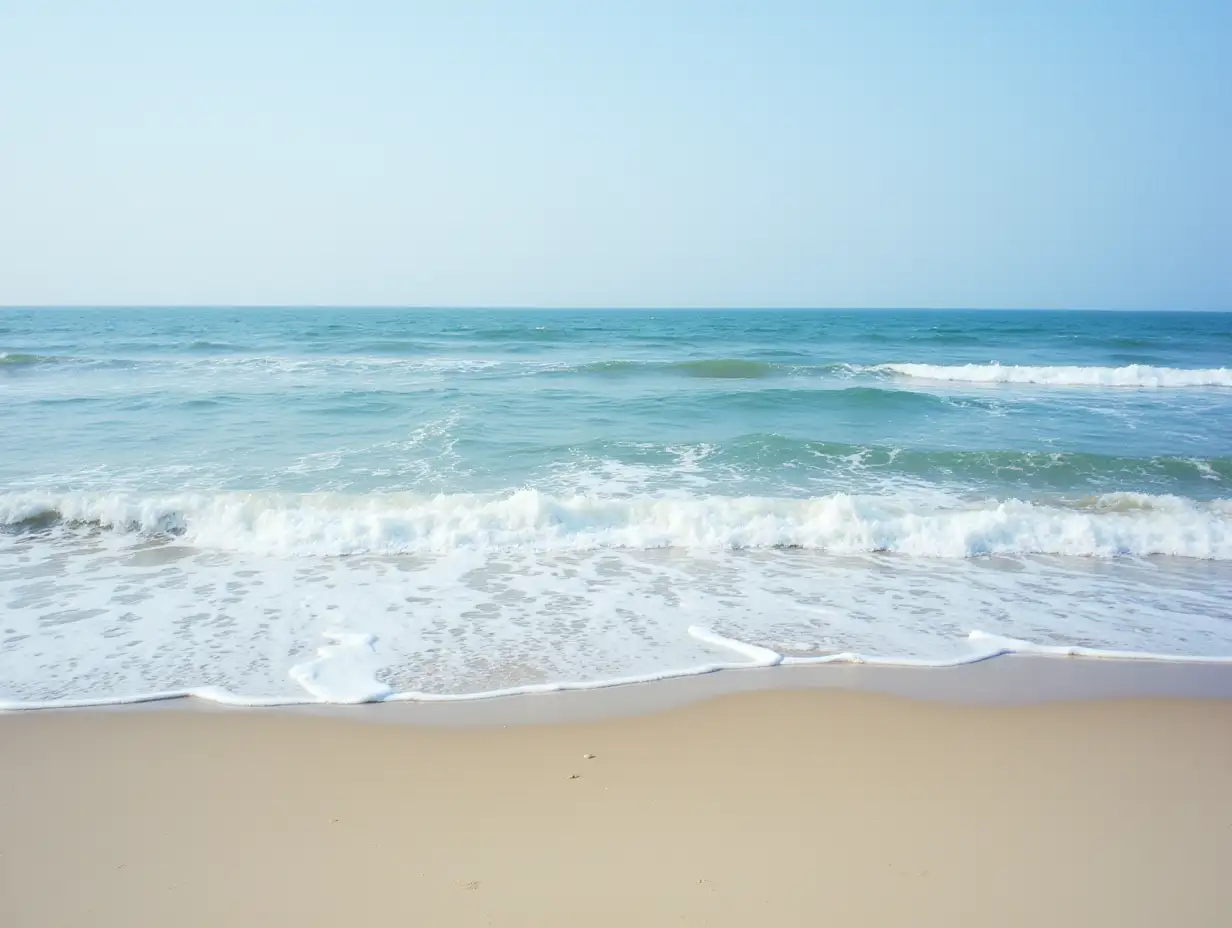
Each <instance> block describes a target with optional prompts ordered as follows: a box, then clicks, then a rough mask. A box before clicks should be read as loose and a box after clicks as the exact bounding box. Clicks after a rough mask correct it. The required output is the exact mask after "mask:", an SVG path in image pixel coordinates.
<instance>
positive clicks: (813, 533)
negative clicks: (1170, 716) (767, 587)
mask: <svg viewBox="0 0 1232 928" xmlns="http://www.w3.org/2000/svg"><path fill="white" fill-rule="evenodd" d="M57 525H70V526H71V525H86V526H93V527H98V528H104V529H109V530H116V531H126V532H141V533H147V534H153V535H171V536H181V537H182V538H183V539H184V540H185V541H186V542H188V543H190V544H194V545H197V546H201V547H207V548H215V549H222V550H236V551H245V552H250V553H261V554H272V555H281V556H301V555H327V556H328V555H346V554H361V553H379V554H403V553H411V554H430V553H448V552H451V551H454V550H458V549H485V550H486V549H524V550H536V551H537V550H594V549H599V548H634V549H647V548H704V549H725V548H727V549H730V548H804V549H811V550H817V551H825V552H830V553H835V554H855V553H863V552H893V553H898V554H903V555H909V556H914V557H943V558H964V557H973V556H980V555H988V554H1059V555H1077V556H1089V557H1115V556H1124V555H1131V556H1132V555H1138V556H1144V555H1152V554H1166V555H1177V556H1181V557H1191V558H1204V559H1213V560H1232V500H1214V501H1211V502H1205V503H1204V502H1198V501H1195V500H1191V499H1187V498H1182V497H1176V496H1152V495H1148V494H1139V493H1111V494H1103V495H1100V496H1095V497H1089V498H1086V499H1081V500H1075V501H1069V502H1057V503H1054V504H1039V503H1029V502H1023V501H1020V500H1014V499H1009V500H986V501H983V502H980V503H975V504H971V505H969V506H965V507H949V508H946V507H940V506H936V505H930V504H924V503H920V502H917V501H914V500H910V499H906V498H901V497H897V496H892V495H886V496H850V495H847V494H834V495H829V496H821V497H815V498H812V499H785V498H772V497H725V496H697V497H683V498H656V497H637V498H612V497H605V496H598V495H594V494H574V495H560V496H553V495H548V494H545V493H541V492H538V491H536V490H529V489H527V490H519V491H517V492H512V493H503V494H495V495H479V494H448V495H440V496H423V495H418V494H408V493H390V494H370V495H347V494H337V493H319V494H306V495H294V494H272V493H251V494H248V493H223V494H199V495H198V494H182V495H175V496H142V495H135V494H127V493H115V494H91V493H66V494H40V493H5V494H0V526H4V527H5V530H6V531H8V532H15V531H16V532H23V531H36V530H39V529H47V528H50V527H52V526H57Z"/></svg>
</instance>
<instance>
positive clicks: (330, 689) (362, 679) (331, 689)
mask: <svg viewBox="0 0 1232 928" xmlns="http://www.w3.org/2000/svg"><path fill="white" fill-rule="evenodd" d="M325 637H326V638H327V639H328V640H329V641H331V642H333V643H332V644H329V645H326V646H324V647H322V648H318V649H317V656H316V658H315V659H314V660H310V661H307V662H306V663H303V664H296V665H295V666H294V667H292V668H291V672H290V676H291V679H292V680H294V681H295V682H296V683H298V684H299V685H300V686H302V687H303V688H304V689H305V690H307V691H308V693H309V694H310V695H312V696H314V697H315V698H316V699H319V700H320V701H321V702H328V703H337V704H342V705H354V704H357V703H361V702H377V701H379V700H381V699H384V698H385V697H386V696H388V695H389V693H390V688H389V686H388V684H385V683H382V682H381V681H380V680H378V679H377V678H376V672H377V670H378V669H380V663H379V662H378V661H377V660H376V657H375V654H374V653H373V644H374V643H375V642H376V638H375V637H373V636H372V635H367V634H364V633H362V632H349V631H344V630H340V629H330V630H329V631H327V632H326V633H325Z"/></svg>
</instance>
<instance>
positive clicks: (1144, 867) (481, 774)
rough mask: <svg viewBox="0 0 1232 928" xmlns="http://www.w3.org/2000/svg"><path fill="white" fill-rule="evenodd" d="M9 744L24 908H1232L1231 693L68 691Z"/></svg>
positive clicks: (766, 917) (10, 876) (987, 913)
mask: <svg viewBox="0 0 1232 928" xmlns="http://www.w3.org/2000/svg"><path fill="white" fill-rule="evenodd" d="M364 711H365V710H364V709H359V710H357V712H360V713H363V712H364ZM369 717H370V716H369ZM584 754H594V755H596V756H595V757H594V759H591V760H586V759H584V758H583V755H584ZM0 758H2V760H0V925H3V926H6V928H19V926H33V925H39V926H43V925H72V926H79V925H80V926H85V925H101V926H134V925H139V926H145V925H159V926H195V925H208V926H212V928H222V926H237V925H263V926H264V925H270V926H281V925H288V926H290V925H294V926H310V925H313V926H315V925H322V926H324V925H329V926H343V925H344V926H350V925H372V926H381V928H386V926H420V925H427V926H455V925H489V924H491V925H526V926H532V925H533V926H554V925H561V926H564V925H569V926H578V925H586V926H609V925H611V926H616V925H620V926H633V925H636V926H643V925H717V926H722V925H741V926H749V925H775V926H778V925H810V926H815V925H870V926H884V925H925V926H927V925H938V926H940V925H945V926H965V925H998V926H1000V925H1024V926H1025V925H1031V926H1041V925H1048V926H1066V925H1075V926H1077V925H1081V926H1084V928H1089V926H1100V925H1115V926H1118V928H1125V926H1132V925H1142V926H1159V925H1169V926H1185V925H1212V926H1213V925H1228V924H1232V702H1229V701H1213V700H1212V701H1182V700H1156V701H1146V700H1139V701H1105V702H1086V703H1060V704H1051V705H1045V706H1025V707H1024V706H1020V707H1008V708H1007V707H1000V708H993V707H961V706H952V705H951V706H946V705H939V704H934V703H925V702H911V701H906V700H902V699H896V698H892V697H888V696H878V695H870V694H861V693H852V692H842V691H807V690H806V691H782V692H754V693H740V694H733V695H728V696H724V697H720V698H718V699H714V700H711V701H708V702H705V703H702V704H697V705H691V706H685V707H677V708H674V709H671V710H670V711H666V712H663V713H659V714H654V715H643V716H637V717H631V718H615V719H606V720H603V721H598V722H591V723H586V724H562V725H537V726H536V725H531V726H510V727H509V728H499V727H498V728H474V727H469V728H457V729H449V728H440V727H424V726H410V725H390V724H367V723H364V722H357V721H348V720H340V719H335V718H317V717H308V716H294V715H287V714H280V713H273V712H258V711H248V712H225V713H224V712H217V713H206V712H191V711H161V712H160V711H153V712H150V711H144V712H143V711H121V712H62V713H43V714H30V715H15V716H7V717H2V718H0ZM575 775H576V776H577V778H576V779H571V777H573V776H575Z"/></svg>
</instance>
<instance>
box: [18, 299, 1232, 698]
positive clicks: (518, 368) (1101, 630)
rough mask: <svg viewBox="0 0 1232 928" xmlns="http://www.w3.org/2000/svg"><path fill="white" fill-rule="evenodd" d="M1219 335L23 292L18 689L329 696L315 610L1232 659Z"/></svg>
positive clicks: (505, 671) (1037, 320)
mask: <svg viewBox="0 0 1232 928" xmlns="http://www.w3.org/2000/svg"><path fill="white" fill-rule="evenodd" d="M1230 358H1232V316H1229V315H1219V314H1179V313H1177V314H1142V313H1127V314H1116V313H1043V312H1040V313H1020V312H1015V313H1008V312H1007V313H1000V312H980V313H971V312H936V313H932V312H929V313H925V312H911V313H906V312H903V313H896V312H861V313H854V312H768V311H767V312H743V313H731V312H722V313H699V312H671V313H666V312H610V313H603V312H528V311H500V312H498V311H432V312H429V311H385V310H382V311H369V310H344V309H336V310H227V309H216V310H140V311H137V310H132V311H122V310H102V309H99V310H38V311H20V310H2V311H0V398H2V400H3V404H2V406H0V434H3V436H4V440H3V446H2V449H3V450H2V451H0V525H2V528H0V604H2V605H3V607H4V611H3V613H0V614H2V616H3V618H2V619H0V698H7V699H9V700H58V699H80V698H90V697H121V696H133V695H136V694H140V693H148V692H153V691H163V690H178V689H185V688H192V687H201V686H215V687H221V688H223V689H225V690H227V691H228V692H230V693H232V694H238V695H240V696H244V697H253V698H274V699H279V698H288V699H289V698H303V697H305V696H306V695H315V696H317V697H321V696H322V695H323V696H324V698H329V694H330V692H331V690H330V689H329V687H330V685H332V684H328V683H326V684H322V687H320V688H318V689H319V691H318V692H315V693H312V692H311V691H310V690H305V687H304V683H303V674H302V673H299V674H297V675H295V676H293V675H292V673H291V671H292V668H293V667H297V666H299V667H303V666H304V665H305V664H310V663H312V662H313V658H314V655H315V653H316V650H317V648H318V647H321V646H322V645H325V644H326V640H325V637H324V636H325V633H326V632H329V631H331V630H342V631H346V632H350V633H353V634H354V635H355V636H358V637H355V638H353V639H347V640H348V641H351V642H352V645H351V646H335V648H334V650H333V651H331V652H330V654H331V655H332V656H331V658H330V659H331V660H334V661H336V662H337V661H342V662H346V661H352V662H354V663H355V668H356V669H355V673H354V674H353V675H352V677H353V678H359V677H364V676H365V675H366V677H367V679H368V680H369V681H371V680H372V678H374V677H375V678H376V680H377V681H378V682H379V683H380V684H381V685H382V686H384V687H387V688H389V689H390V690H391V691H393V692H401V691H406V690H414V691H422V692H429V693H467V692H478V691H484V690H491V689H499V688H504V687H509V686H518V685H522V684H527V683H548V682H553V681H562V680H574V681H587V680H589V681H595V680H602V679H606V678H613V677H626V676H630V675H647V674H655V673H659V672H664V671H669V670H673V669H680V668H689V667H694V666H698V665H704V664H707V663H713V662H715V661H720V662H722V661H727V660H730V659H731V658H732V655H731V654H729V653H725V652H723V650H722V649H721V648H719V649H716V648H715V647H714V646H713V645H712V644H708V643H707V642H705V641H702V640H699V639H698V638H696V637H693V636H691V635H690V634H689V633H688V629H689V628H690V626H698V625H700V626H705V627H709V628H714V629H716V630H718V631H719V632H721V633H722V634H724V635H727V636H730V637H732V638H735V639H739V640H741V641H746V642H750V643H754V644H758V645H764V646H766V647H769V648H772V649H774V650H775V651H777V652H780V653H783V654H787V655H795V656H809V655H812V656H819V655H824V654H826V653H832V652H843V651H852V652H859V653H862V654H865V655H874V656H883V657H904V658H925V659H931V660H946V659H951V658H954V657H960V656H962V655H964V654H966V653H969V652H970V649H971V647H972V645H971V644H969V643H968V642H967V641H966V635H967V633H968V632H969V631H970V630H972V629H982V630H985V631H988V632H993V633H998V634H1003V635H1007V636H1011V637H1015V638H1022V639H1028V640H1031V641H1034V642H1038V643H1041V644H1067V645H1071V644H1072V645H1082V646H1087V647H1093V648H1106V649H1128V650H1138V651H1150V652H1157V653H1163V654H1176V655H1181V654H1198V655H1217V654H1232V593H1229V592H1228V591H1229V590H1232V582H1230V581H1232V566H1230V563H1232V501H1230V497H1232V493H1229V490H1228V481H1229V480H1232V370H1229V369H1228V362H1229V359H1230ZM363 636H374V639H375V640H373V641H371V643H370V644H369V643H367V642H368V639H367V638H363ZM348 647H349V648H350V650H348ZM361 652H362V655H361ZM357 655H361V656H362V660H360V659H359V658H358V657H357ZM353 659H354V660H353ZM314 666H318V665H314ZM333 666H334V667H335V669H337V668H338V667H341V666H342V664H339V663H336V664H335V665H333ZM324 677H326V678H329V679H338V678H339V674H337V673H332V672H331V673H330V674H325V675H324ZM348 685H349V684H348ZM338 686H339V687H340V689H339V690H338V692H339V693H342V691H343V690H345V689H346V687H345V686H343V685H342V684H338ZM360 689H361V690H362V689H363V687H362V686H361V687H360ZM373 692H375V691H373Z"/></svg>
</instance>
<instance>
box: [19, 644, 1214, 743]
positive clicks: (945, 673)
mask: <svg viewBox="0 0 1232 928" xmlns="http://www.w3.org/2000/svg"><path fill="white" fill-rule="evenodd" d="M780 690H781V691H798V690H804V691H807V690H831V691H849V692H853V693H865V694H871V695H879V696H890V697H897V698H902V699H906V700H911V701H921V702H927V703H940V704H950V705H968V706H1026V705H1039V704H1046V703H1059V702H1070V703H1073V702H1092V701H1106V700H1127V699H1179V700H1186V699H1188V700H1194V699H1202V700H1207V699H1214V700H1232V662H1229V661H1228V660H1227V659H1222V658H1211V659H1209V660H1194V659H1191V660H1166V659H1157V658H1155V657H1153V656H1151V657H1139V658H1135V659H1121V658H1113V657H1092V656H1069V657H1066V656H1060V655H1059V654H1047V653H999V654H995V655H991V656H985V657H981V658H980V659H977V660H971V661H964V662H962V663H953V664H945V665H940V666H911V665H903V664H892V663H871V662H852V661H833V662H826V661H822V662H810V661H807V660H806V661H799V662H777V661H776V662H773V663H770V662H762V663H749V664H725V665H717V666H715V667H714V668H713V669H708V670H699V671H691V672H682V673H680V674H676V675H661V676H657V677H655V678H653V679H639V680H617V681H613V682H606V681H604V682H601V683H598V684H580V685H573V684H544V685H538V686H533V687H528V688H525V689H524V690H522V691H517V692H512V693H507V692H501V691H497V692H494V693H477V694H458V695H436V694H427V696H426V698H397V697H395V698H392V699H383V700H382V699H377V700H372V701H367V702H360V703H356V704H341V703H332V702H318V701H311V700H309V699H306V700H304V701H302V702H294V701H290V700H275V701H271V702H270V703H268V704H264V705H262V704H227V703H225V702H220V701H217V700H212V699H208V698H198V697H197V696H194V695H192V694H190V693H184V694H178V695H171V696H155V697H153V698H148V699H139V700H132V701H126V700H104V701H101V702H99V703H97V704H86V705H74V704H69V705H60V704H56V705H42V706H29V707H18V708H12V707H5V708H0V720H2V719H4V718H5V717H11V716H22V715H38V716H43V715H60V714H73V715H76V714H81V713H86V714H93V713H99V712H102V713H108V714H111V713H119V714H128V713H134V712H136V713H145V712H193V713H198V712H205V713H220V714H225V715H230V714H237V715H244V714H248V713H253V712H255V713H256V714H266V713H271V712H272V713H285V714H290V715H309V716H325V717H331V718H338V719H347V720H353V721H363V722H399V723H408V724H413V725H433V726H446V727H451V726H461V727H484V726H493V725H520V724H551V723H580V722H590V721H599V720H603V719H609V718H622V717H628V716H637V715H647V714H653V713H656V712H661V711H666V710H672V709H675V708H678V707H683V706H688V705H691V704H695V703H699V702H705V701H707V700H711V699H715V698H718V697H722V696H728V695H732V694H739V693H755V692H766V691H770V692H773V691H780Z"/></svg>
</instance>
